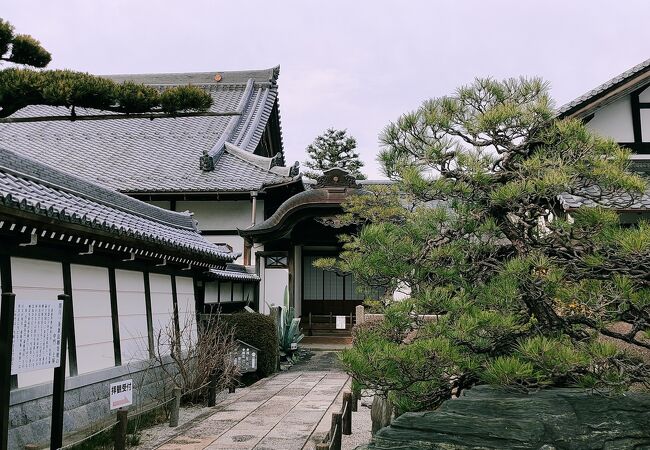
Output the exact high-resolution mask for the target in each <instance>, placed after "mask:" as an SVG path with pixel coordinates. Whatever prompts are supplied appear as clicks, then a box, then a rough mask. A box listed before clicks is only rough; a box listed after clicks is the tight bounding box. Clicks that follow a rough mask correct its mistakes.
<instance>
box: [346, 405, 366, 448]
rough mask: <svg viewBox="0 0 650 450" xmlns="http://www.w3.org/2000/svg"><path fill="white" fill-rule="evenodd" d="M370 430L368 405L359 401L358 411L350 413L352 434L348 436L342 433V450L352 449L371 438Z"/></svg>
mask: <svg viewBox="0 0 650 450" xmlns="http://www.w3.org/2000/svg"><path fill="white" fill-rule="evenodd" d="M370 430H372V422H371V420H370V406H369V405H368V406H366V405H364V404H362V403H361V402H360V403H359V408H358V411H357V412H353V413H352V434H351V435H350V436H345V435H343V438H342V439H341V448H342V450H353V449H355V448H357V447H358V446H360V445H365V444H367V443H368V442H370V439H371V438H372V434H371V433H370Z"/></svg>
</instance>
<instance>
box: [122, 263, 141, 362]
mask: <svg viewBox="0 0 650 450" xmlns="http://www.w3.org/2000/svg"><path fill="white" fill-rule="evenodd" d="M115 286H116V290H117V311H118V314H119V324H120V350H121V352H122V364H127V363H129V362H131V361H137V360H143V359H148V358H149V349H148V345H149V341H148V332H147V305H146V302H145V297H144V275H143V274H142V272H137V271H134V270H116V271H115Z"/></svg>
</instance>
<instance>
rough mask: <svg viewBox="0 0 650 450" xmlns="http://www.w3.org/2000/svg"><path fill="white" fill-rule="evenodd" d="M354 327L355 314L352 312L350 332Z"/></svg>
mask: <svg viewBox="0 0 650 450" xmlns="http://www.w3.org/2000/svg"><path fill="white" fill-rule="evenodd" d="M353 326H354V314H352V312H350V330H352V327H353Z"/></svg>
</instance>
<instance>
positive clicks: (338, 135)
mask: <svg viewBox="0 0 650 450" xmlns="http://www.w3.org/2000/svg"><path fill="white" fill-rule="evenodd" d="M356 148H357V141H356V139H355V138H354V137H352V136H350V135H349V134H348V132H347V130H335V129H334V128H328V129H327V130H325V132H324V133H323V134H321V135H320V136H318V137H317V138H316V139H314V142H313V143H311V144H309V146H307V156H308V158H309V159H308V160H307V161H305V166H306V167H307V168H308V169H309V170H307V171H305V172H304V174H305V176H307V177H309V178H313V179H317V178H318V177H319V176H320V175H322V174H323V171H325V170H327V169H332V168H334V167H338V168H340V169H343V170H346V171H348V172H349V173H350V174H351V175H352V176H353V177H355V178H356V179H357V180H365V179H366V176H365V175H364V174H362V173H361V172H360V169H361V168H362V167H363V161H361V159H360V158H359V153H358V152H356V151H355V149H356Z"/></svg>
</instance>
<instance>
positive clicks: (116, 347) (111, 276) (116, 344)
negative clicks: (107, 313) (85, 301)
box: [108, 267, 122, 366]
mask: <svg viewBox="0 0 650 450" xmlns="http://www.w3.org/2000/svg"><path fill="white" fill-rule="evenodd" d="M108 286H109V289H110V294H111V324H112V326H113V354H114V355H115V365H116V366H121V365H122V348H121V344H120V321H119V316H118V311H117V285H116V283H115V268H113V267H109V268H108Z"/></svg>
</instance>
